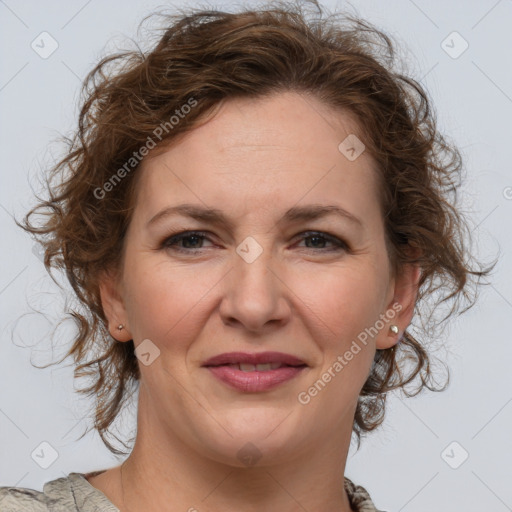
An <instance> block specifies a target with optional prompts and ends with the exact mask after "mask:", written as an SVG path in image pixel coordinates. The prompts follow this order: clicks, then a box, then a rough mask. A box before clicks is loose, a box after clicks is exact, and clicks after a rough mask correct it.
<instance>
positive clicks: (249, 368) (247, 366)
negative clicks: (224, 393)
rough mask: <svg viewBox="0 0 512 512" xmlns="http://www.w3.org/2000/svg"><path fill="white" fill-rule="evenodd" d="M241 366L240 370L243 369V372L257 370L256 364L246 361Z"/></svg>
mask: <svg viewBox="0 0 512 512" xmlns="http://www.w3.org/2000/svg"><path fill="white" fill-rule="evenodd" d="M239 367H240V370H242V371H243V372H253V371H254V370H256V366H254V365H253V364H247V363H244V364H240V365H239Z"/></svg>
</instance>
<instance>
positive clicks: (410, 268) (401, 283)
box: [376, 248, 421, 350]
mask: <svg viewBox="0 0 512 512" xmlns="http://www.w3.org/2000/svg"><path fill="white" fill-rule="evenodd" d="M410 254H411V255H412V256H413V257H417V256H418V254H419V251H418V250H417V249H412V248H411V250H410ZM420 277H421V268H420V265H419V264H418V263H407V264H405V265H403V266H402V268H400V269H399V270H398V272H397V275H396V276H395V277H394V278H393V279H392V281H391V288H390V290H391V291H390V294H391V300H390V301H389V303H388V304H387V308H386V312H385V315H386V316H385V318H386V319H387V320H388V321H387V323H386V325H385V326H384V328H383V329H381V331H380V332H379V333H378V335H377V338H376V348H377V349H381V350H382V349H387V348H391V347H392V346H393V345H396V344H397V343H398V342H399V341H400V339H401V338H402V336H403V334H404V331H405V330H406V329H407V327H408V326H409V324H410V323H411V320H412V317H413V314H414V307H415V305H416V298H417V296H418V289H419V280H420ZM391 325H396V326H397V327H398V333H394V332H393V331H391V330H390V326H391Z"/></svg>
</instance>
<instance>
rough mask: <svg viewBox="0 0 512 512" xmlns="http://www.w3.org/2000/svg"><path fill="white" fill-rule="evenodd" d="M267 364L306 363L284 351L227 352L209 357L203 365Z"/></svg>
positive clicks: (299, 364) (296, 364)
mask: <svg viewBox="0 0 512 512" xmlns="http://www.w3.org/2000/svg"><path fill="white" fill-rule="evenodd" d="M237 363H242V364H265V363H281V364H286V365H289V366H303V365H306V363H305V362H304V361H302V360H301V359H299V358H298V357H295V356H292V355H291V354H285V353H284V352H253V353H250V352H226V353H224V354H219V355H217V356H214V357H211V358H210V359H208V360H207V361H206V362H205V363H204V364H203V366H220V365H224V364H237Z"/></svg>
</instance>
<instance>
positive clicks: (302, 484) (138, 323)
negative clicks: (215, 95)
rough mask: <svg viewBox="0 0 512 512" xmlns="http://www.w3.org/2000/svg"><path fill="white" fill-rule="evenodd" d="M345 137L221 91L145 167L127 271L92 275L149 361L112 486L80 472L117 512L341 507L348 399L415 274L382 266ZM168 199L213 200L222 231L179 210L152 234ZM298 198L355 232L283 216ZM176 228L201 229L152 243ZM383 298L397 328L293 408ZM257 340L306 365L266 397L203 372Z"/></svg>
mask: <svg viewBox="0 0 512 512" xmlns="http://www.w3.org/2000/svg"><path fill="white" fill-rule="evenodd" d="M351 133H358V127H357V125H356V124H355V123H354V122H353V119H352V118H351V117H350V116H349V115H348V114H347V113H343V112H334V111H333V109H332V108H330V107H327V106H325V105H324V104H322V103H321V102H320V101H319V100H317V99H315V98H313V97H311V96H305V95H303V94H301V95H299V94H298V93H295V92H284V93H278V94H274V95H273V96H270V97H267V98H265V99H250V100H249V99H236V100H229V101H227V102H226V103H224V104H222V105H221V108H220V109H219V111H218V112H217V113H216V115H215V116H213V117H212V118H211V119H210V120H208V121H207V122H206V123H204V124H202V125H201V126H199V127H198V128H195V129H194V130H193V131H192V132H190V133H188V134H187V135H186V136H185V137H184V138H182V139H180V140H179V142H178V143H175V144H173V145H171V146H170V147H168V148H166V150H165V151H164V152H162V153H160V154H159V155H156V154H155V155H150V156H149V157H147V158H146V159H145V160H144V162H143V163H142V167H141V168H140V169H139V171H138V172H140V176H139V182H138V184H137V187H138V188H137V197H136V203H135V210H134V213H133V218H132V220H131V223H130V226H129V229H128V233H127V236H126V240H125V249H124V256H123V262H122V268H120V269H118V270H119V274H117V275H115V274H114V273H110V274H105V275H104V276H103V278H102V281H101V297H102V303H103V307H104V310H105V313H106V315H107V318H108V321H109V329H110V332H111V334H112V335H113V336H114V337H115V338H116V339H117V340H119V342H125V341H128V340H131V339H133V340H134V343H135V345H136V346H138V345H139V344H140V343H141V342H142V341H143V340H146V339H149V340H151V343H153V344H154V346H156V347H158V349H159V350H160V355H159V356H158V357H157V358H156V359H154V361H153V362H152V363H151V364H150V365H148V366H146V365H144V364H141V363H140V362H139V366H140V369H141V382H140V393H139V404H138V430H137V439H136V442H135V446H134V449H133V451H132V453H131V455H130V456H129V457H128V459H127V461H126V462H125V463H124V466H123V472H122V484H123V485H121V475H120V471H119V470H120V467H119V466H118V467H115V468H112V469H109V470H107V471H105V472H103V473H101V474H100V475H97V476H92V477H89V481H90V483H91V484H92V485H94V486H95V487H97V488H98V489H100V490H101V491H102V492H104V494H105V495H106V496H107V497H108V498H109V499H110V500H111V501H112V502H113V503H114V504H115V505H116V506H117V507H118V508H120V509H121V510H123V512H124V511H128V512H130V511H135V510H160V511H164V512H165V511H169V512H170V511H176V510H182V511H190V512H192V511H193V510H198V511H200V512H206V511H211V512H217V511H222V510H240V511H244V512H256V511H261V510H267V511H277V510H279V511H280V512H292V511H297V510H315V511H316V512H332V511H333V510H339V511H341V512H348V511H350V510H351V509H350V505H349V501H348V497H347V495H346V493H345V491H344V490H343V485H342V482H343V476H344V471H345V462H346V458H347V454H348V449H349V444H350V438H351V432H352V424H353V418H354V413H355V407H356V404H357V398H358V395H359V392H360V390H361V388H362V386H363V385H364V382H365V380H366V378H367V376H368V374H369V371H370V369H371V365H372V361H373V359H374V355H375V350H376V349H385V348H389V347H391V346H393V345H394V344H396V343H397V341H398V339H399V337H400V336H401V334H402V333H403V331H404V329H405V328H406V327H407V326H408V325H409V323H410V321H411V318H412V314H413V308H414V302H415V299H416V296H417V282H418V278H419V269H418V268H417V267H413V266H407V267H405V268H403V269H402V271H401V272H400V273H399V275H398V276H396V277H395V276H393V275H392V273H391V267H390V264H389V261H388V257H387V252H386V247H385V238H384V224H383V219H382V216H381V212H380V208H379V203H378V190H377V181H376V175H375V172H376V170H375V168H374V162H373V160H372V159H371V158H370V156H369V155H368V154H367V152H363V153H362V154H361V155H360V156H359V157H358V158H357V159H356V160H354V161H350V160H348V159H347V158H346V157H345V155H343V154H342V153H341V152H340V151H339V150H338V145H339V144H340V142H341V141H343V140H344V139H345V138H346V137H347V135H348V134H351ZM181 203H192V204H195V205H198V206H203V207H204V206H208V207H211V208H218V209H221V210H223V212H224V213H225V215H226V216H227V217H228V218H229V219H230V220H231V221H232V223H233V228H232V229H231V228H229V229H228V228H227V227H225V226H222V225H216V224H207V223H205V222H204V221H196V220H193V219H188V218H186V217H180V216H169V217H166V218H164V219H162V220H161V221H160V222H158V223H155V224H154V225H151V226H150V227H148V226H147V222H148V221H149V220H150V219H151V218H152V217H153V216H154V215H155V214H156V213H158V212H159V211H161V210H162V209H164V208H166V207H168V206H173V205H177V204H181ZM311 204H317V205H318V204H322V205H338V206H341V207H342V208H344V209H346V210H348V211H349V212H350V213H352V214H353V215H354V216H356V217H358V218H359V219H360V221H361V223H362V225H361V226H359V225H358V224H356V223H351V222H350V221H348V220H346V219H343V218H341V217H336V216H327V217H324V218H319V219H316V220H312V221H295V222H293V223H289V222H288V223H284V222H279V220H280V218H281V217H282V216H283V214H284V213H285V211H286V210H288V209H289V208H291V207H293V206H297V205H299V206H305V205H311ZM185 230H200V231H207V239H204V240H202V241H201V239H186V240H184V241H182V242H178V243H176V244H175V245H174V248H172V247H163V248H162V246H161V244H162V241H164V240H165V239H166V238H168V237H169V235H171V234H173V232H176V233H178V232H182V231H185ZM308 230H310V231H320V232H322V233H328V234H331V235H333V236H335V237H337V238H339V239H340V240H342V241H344V242H345V243H346V244H347V245H348V249H343V248H342V249H338V250H333V248H336V246H335V245H334V244H333V243H331V242H329V241H324V240H323V239H320V240H318V239H314V237H313V239H312V238H311V237H310V238H307V235H302V233H304V232H305V231H308ZM248 236H251V237H253V238H254V239H255V240H256V241H257V242H258V244H259V245H260V246H261V248H262V251H263V252H262V253H261V254H260V255H259V257H258V258H257V259H256V260H255V261H253V262H252V263H248V262H247V261H245V260H244V259H243V258H242V257H240V256H239V254H237V252H236V249H237V247H238V246H239V245H240V244H241V243H242V242H243V241H244V239H245V238H246V237H248ZM187 244H188V245H187ZM177 248H181V249H182V250H183V251H188V252H179V251H178V250H177ZM396 303H398V304H400V305H401V310H400V312H399V313H398V314H396V315H395V317H394V318H393V320H392V321H391V322H388V323H386V324H385V327H384V328H383V329H381V330H380V331H379V332H378V334H377V335H376V336H375V337H370V338H369V339H368V342H367V344H366V345H364V344H362V343H361V344H360V346H361V350H360V351H359V352H358V353H357V355H354V357H353V359H352V360H351V361H349V362H348V364H346V365H345V366H344V368H343V370H342V371H340V372H338V373H336V376H335V377H333V378H332V379H331V381H330V382H329V383H328V384H327V385H326V386H325V388H324V389H323V390H322V391H321V392H319V393H318V394H317V396H315V397H314V398H312V399H311V401H310V402H309V403H308V404H307V405H303V404H301V403H300V402H299V400H298V398H297V397H298V394H299V393H300V392H302V391H305V390H307V389H308V388H309V387H310V386H311V385H312V384H313V383H314V382H315V381H317V380H318V379H320V378H321V377H322V375H323V374H324V373H326V372H328V369H329V368H332V365H333V363H334V362H335V361H336V360H337V357H338V356H339V355H343V354H344V353H345V352H346V351H347V350H348V349H349V348H350V346H351V343H352V342H353V340H355V339H357V336H358V334H359V333H361V332H362V331H364V329H365V328H368V327H370V326H373V325H374V324H375V322H376V320H378V319H379V315H381V314H384V313H386V311H390V310H393V307H392V306H393V304H396ZM391 323H393V324H396V325H398V326H399V329H400V331H399V333H398V334H394V333H392V332H391V331H390V330H389V325H390V324H391ZM119 324H123V325H124V326H125V327H124V329H123V330H122V331H119V330H117V326H118V325H119ZM268 350H270V351H274V350H275V351H280V352H286V353H289V354H293V355H295V356H297V357H299V358H300V359H302V360H303V361H305V362H306V363H307V364H308V368H307V369H306V370H304V371H303V372H302V373H301V374H300V375H299V376H298V377H295V378H294V379H292V380H291V381H288V382H286V383H285V384H282V385H280V386H278V387H277V388H275V389H273V390H270V391H266V392H261V393H243V392H241V391H237V390H234V389H232V388H229V387H228V386H226V385H225V384H224V383H222V382H220V381H218V380H217V379H215V377H213V376H212V375H211V373H210V372H209V371H208V370H207V369H205V368H203V367H202V366H201V365H202V364H203V363H204V361H205V360H206V359H208V358H210V357H212V356H214V355H217V354H220V353H223V352H230V351H247V352H263V351H268ZM331 371H332V370H331ZM249 442H250V443H252V445H253V448H251V450H253V451H254V452H255V453H257V454H258V456H260V458H259V460H258V462H257V464H256V465H253V466H248V465H247V464H246V463H244V462H243V461H242V460H240V458H239V457H238V456H237V454H238V453H239V450H240V449H242V448H243V447H244V446H246V445H247V443H249ZM245 449H246V450H247V449H248V448H247V447H246V448H245ZM123 488H124V496H123Z"/></svg>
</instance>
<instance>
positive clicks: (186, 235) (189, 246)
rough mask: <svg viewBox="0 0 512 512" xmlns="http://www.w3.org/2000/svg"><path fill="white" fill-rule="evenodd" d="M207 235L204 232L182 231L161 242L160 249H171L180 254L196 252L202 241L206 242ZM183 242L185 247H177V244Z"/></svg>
mask: <svg viewBox="0 0 512 512" xmlns="http://www.w3.org/2000/svg"><path fill="white" fill-rule="evenodd" d="M206 235H207V234H206V233H205V232H204V231H183V232H181V233H177V234H175V235H172V236H170V237H168V238H166V239H165V240H164V241H163V242H162V245H161V247H162V249H165V248H171V249H173V250H176V251H180V252H197V249H202V247H199V246H198V245H199V243H201V244H202V242H203V241H204V240H207V239H208V238H207V236H206ZM182 242H184V245H185V247H178V244H180V243H182Z"/></svg>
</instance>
